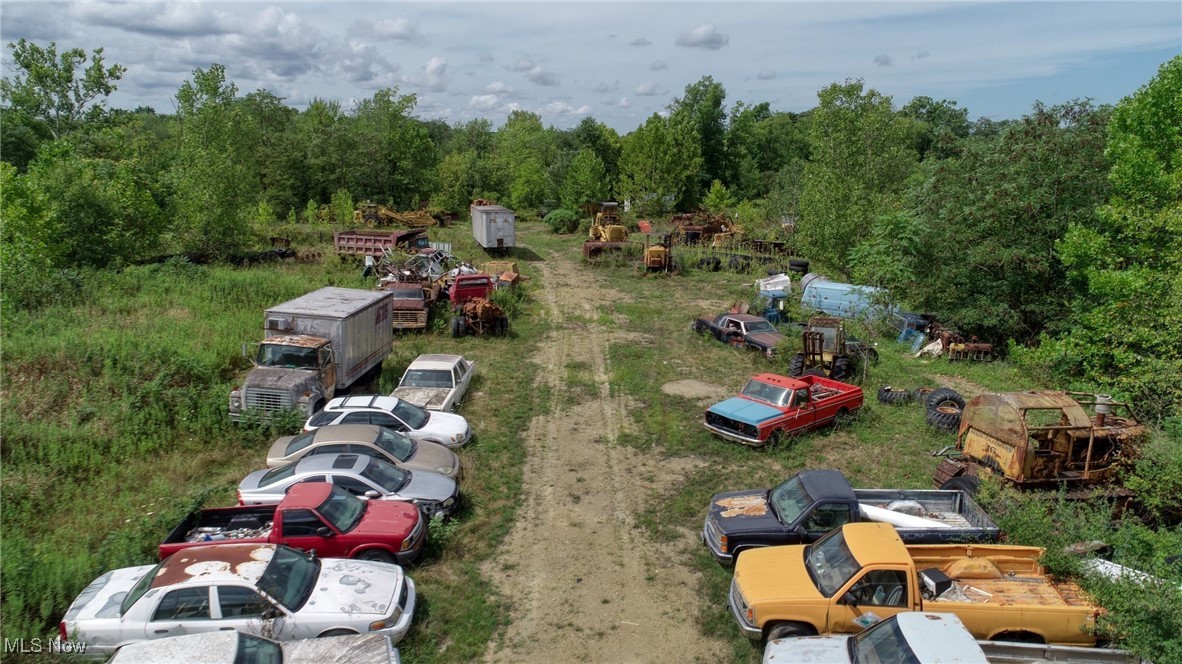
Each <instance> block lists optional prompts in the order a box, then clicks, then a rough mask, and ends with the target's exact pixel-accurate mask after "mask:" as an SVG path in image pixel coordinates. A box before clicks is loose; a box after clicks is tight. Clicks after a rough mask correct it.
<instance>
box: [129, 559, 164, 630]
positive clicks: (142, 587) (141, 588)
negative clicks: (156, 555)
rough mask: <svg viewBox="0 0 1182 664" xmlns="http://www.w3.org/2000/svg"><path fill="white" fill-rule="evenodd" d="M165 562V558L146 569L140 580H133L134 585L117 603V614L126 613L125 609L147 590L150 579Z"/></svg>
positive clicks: (158, 571) (154, 576)
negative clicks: (118, 603) (120, 601)
mask: <svg viewBox="0 0 1182 664" xmlns="http://www.w3.org/2000/svg"><path fill="white" fill-rule="evenodd" d="M165 562H167V559H166V560H163V561H161V562H160V564H159V565H156V566H155V567H153V568H152V569H150V570H148V573H147V574H145V575H143V576H141V577H140V580H139V581H136V582H135V585H134V586H132V587H131V590H130V591H128V593H127V596H125V597H124V598H123V602H122V603H121V604H120V605H119V615H121V616H125V615H127V610H128V609H130V608H131V605H132V604H135V603H136V601H137V600H139V598H141V597H143V596H144V593H146V592H148V586H150V585H152V579H155V578H156V575H157V574H159V573H160V566H161V565H163V564H164V563H165Z"/></svg>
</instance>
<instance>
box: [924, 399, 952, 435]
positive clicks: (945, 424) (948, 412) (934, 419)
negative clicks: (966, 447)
mask: <svg viewBox="0 0 1182 664" xmlns="http://www.w3.org/2000/svg"><path fill="white" fill-rule="evenodd" d="M927 421H928V426H930V427H932V428H933V429H936V430H937V431H946V432H948V433H955V432H956V431H957V430H958V429H960V410H958V409H956V407H955V406H940V407H939V408H937V409H936V410H929V411H928V414H927Z"/></svg>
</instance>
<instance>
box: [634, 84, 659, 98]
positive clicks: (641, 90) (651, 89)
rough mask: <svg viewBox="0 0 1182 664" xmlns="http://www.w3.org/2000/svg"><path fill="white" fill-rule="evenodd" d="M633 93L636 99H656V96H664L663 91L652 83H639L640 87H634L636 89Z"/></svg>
mask: <svg viewBox="0 0 1182 664" xmlns="http://www.w3.org/2000/svg"><path fill="white" fill-rule="evenodd" d="M633 92H634V93H636V96H637V97H656V96H657V95H663V94H665V91H664V90H662V89H661V86H659V85H657V84H656V83H655V82H653V81H645V82H644V83H641V84H640V85H638V86H636V89H635V90H633Z"/></svg>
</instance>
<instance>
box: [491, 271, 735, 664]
mask: <svg viewBox="0 0 1182 664" xmlns="http://www.w3.org/2000/svg"><path fill="white" fill-rule="evenodd" d="M540 265H541V270H542V274H543V276H542V280H543V282H544V283H545V288H543V289H540V291H539V292H540V294H541V295H540V297H542V298H544V299H545V300H544V301H545V303H546V306H547V313H548V315H549V317H550V319H551V322H552V324H553V325H552V332H551V333H550V335H549V336H548V338H546V339H545V340H544V341H543V343H542V345H541V349H540V352H539V354H538V356H537V357H536V358H535V361H536V362H538V363H540V364H541V365H542V369H541V372H540V378H539V383H538V384H537V385H536V386H535V389H537V390H538V391H539V392H540V393H541V394H542V395H544V400H545V401H546V402H547V405H548V409H547V412H546V413H545V414H541V415H538V416H537V417H535V418H534V419H533V421H532V423H531V424H530V426H529V429H528V430H527V431H526V432H524V434H523V435H524V436H525V447H526V458H525V460H524V463H525V477H524V486H523V504H522V506H521V508H520V509H519V510H518V518H517V522H516V523H515V524H514V526H513V530H512V531H511V532H510V534H509V536H508V537H507V538H506V541H505V544H504V546H503V547H502V551H501V553H500V555H499V556H498V557H497V558H496V559H495V560H494V561H492V563H490V564H489V565H488V566H487V568H486V569H485V573H486V574H487V575H488V577H489V578H491V579H493V580H494V582H495V583H496V585H497V586H498V588H499V589H500V591H501V592H503V593H504V595H505V597H507V598H508V599H509V602H510V604H511V607H512V610H511V620H512V622H511V624H510V626H509V627H508V629H507V630H506V633H505V634H504V636H503V638H502V639H501V640H499V641H496V642H494V643H493V644H492V645H491V646H490V648H489V652H488V653H487V654H486V657H485V659H486V660H487V661H489V662H545V663H547V664H549V663H551V662H668V661H671V660H674V659H675V660H677V661H681V662H693V661H702V662H714V661H719V660H720V659H722V658H723V655H722V653H723V652H724V649H723V646H722V644H721V643H719V642H715V641H712V640H709V639H706V638H705V637H704V636H702V635H701V633H700V630H699V628H698V626H697V625H696V624H695V612H696V607H697V606H698V603H699V601H700V600H699V598H698V597H697V596H696V587H697V579H696V576H695V574H694V573H693V572H691V571H690V570H689V569H687V568H686V567H684V566H682V565H680V564H678V563H677V560H678V559H679V558H678V556H677V555H675V553H674V550H673V549H674V548H675V547H684V546H686V542H676V543H674V544H671V545H656V544H653V543H652V542H650V541H648V540H647V539H646V537H645V535H644V534H643V533H641V532H639V531H638V530H637V526H636V524H635V520H634V517H635V515H636V514H637V513H638V512H639V511H640V510H641V509H642V508H643V506H644V504H645V501H646V500H649V499H650V496H651V495H652V494H653V491H654V489H656V488H658V487H661V486H666V485H668V483H671V482H677V481H682V480H683V479H684V477H685V473H686V471H687V470H688V469H689V468H690V463H691V462H686V461H677V460H670V459H662V458H660V457H658V456H657V455H656V454H654V453H646V452H638V451H636V450H634V449H633V448H629V447H625V446H622V445H620V444H619V443H618V437H619V434H620V433H621V432H622V431H624V430H626V427H627V426H628V421H629V417H628V409H629V404H628V403H627V402H626V400H625V399H623V398H621V397H619V396H614V395H612V394H611V393H610V391H609V389H608V371H609V369H608V364H607V349H608V346H609V344H610V343H612V342H614V341H620V340H623V339H625V338H626V337H625V335H624V334H623V333H621V332H620V331H619V330H618V328H616V327H615V326H610V329H609V327H605V326H603V325H600V324H599V323H598V322H597V321H599V316H600V313H601V311H600V308H599V307H600V305H610V304H611V303H612V302H614V301H617V300H619V299H623V298H625V296H624V295H623V294H622V293H620V292H618V291H613V290H611V289H610V288H607V287H606V285H605V284H603V283H602V282H600V281H599V280H598V278H597V277H596V275H595V274H594V273H593V272H591V271H590V270H587V269H585V268H584V267H583V266H582V265H580V264H577V263H575V262H573V261H570V260H568V259H565V258H563V257H561V256H559V255H557V254H551V255H550V256H549V257H547V260H546V262H544V263H541V264H540Z"/></svg>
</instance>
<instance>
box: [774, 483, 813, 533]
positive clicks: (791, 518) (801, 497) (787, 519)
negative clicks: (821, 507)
mask: <svg viewBox="0 0 1182 664" xmlns="http://www.w3.org/2000/svg"><path fill="white" fill-rule="evenodd" d="M768 503H769V504H770V505H771V506H772V511H773V512H775V513H776V518H777V519H779V520H780V523H782V524H784V525H785V526H790V525H792V524H793V523H796V520H797V519H799V518H800V515H801V514H803V513H804V511H805V510H806V509H808V507H809V505H812V504H813V497H812V496H810V495H809V492H808V491H805V489H804V483H803V482H801V481H800V478H799V477H793V478H792V479H790V480H788V481H786V482H784V483H783V484H781V485H780V486H778V487H776V488H774V489H772V495H771V499H770V500H768Z"/></svg>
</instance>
